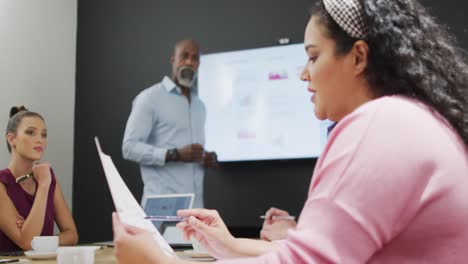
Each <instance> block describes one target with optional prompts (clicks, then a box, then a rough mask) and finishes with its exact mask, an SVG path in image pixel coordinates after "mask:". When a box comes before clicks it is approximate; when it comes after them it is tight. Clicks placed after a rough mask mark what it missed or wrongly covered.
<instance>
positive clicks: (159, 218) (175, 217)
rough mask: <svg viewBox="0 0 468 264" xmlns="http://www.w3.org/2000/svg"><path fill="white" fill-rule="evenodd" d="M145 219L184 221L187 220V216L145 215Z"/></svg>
mask: <svg viewBox="0 0 468 264" xmlns="http://www.w3.org/2000/svg"><path fill="white" fill-rule="evenodd" d="M145 219H147V220H151V221H161V222H182V221H186V220H187V219H188V218H187V217H182V216H175V215H149V216H145Z"/></svg>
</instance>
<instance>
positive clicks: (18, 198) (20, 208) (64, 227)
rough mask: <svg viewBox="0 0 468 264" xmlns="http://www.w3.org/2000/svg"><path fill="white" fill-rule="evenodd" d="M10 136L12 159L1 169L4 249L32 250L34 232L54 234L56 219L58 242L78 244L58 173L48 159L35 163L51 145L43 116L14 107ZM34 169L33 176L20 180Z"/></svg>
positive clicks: (0, 235)
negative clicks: (57, 177)
mask: <svg viewBox="0 0 468 264" xmlns="http://www.w3.org/2000/svg"><path fill="white" fill-rule="evenodd" d="M6 137H7V147H8V150H9V151H10V153H11V160H10V164H9V165H8V168H6V169H4V170H1V171H0V211H1V212H2V213H1V214H0V251H17V250H30V249H31V240H32V239H33V237H34V236H53V235H54V233H53V232H54V222H56V223H57V225H58V227H59V229H60V234H58V237H59V244H60V245H74V244H76V243H77V242H78V233H77V231H76V227H75V223H74V221H73V218H72V216H71V213H70V209H69V208H68V206H67V204H66V202H65V199H64V197H63V193H62V190H61V188H60V185H59V183H58V181H57V179H56V177H55V175H54V172H53V170H52V169H51V167H50V165H49V164H48V163H36V162H37V161H38V160H40V159H41V158H42V156H43V155H44V151H45V149H46V147H47V128H46V125H45V122H44V118H42V116H41V115H39V114H38V113H35V112H30V111H28V110H27V109H26V108H24V106H22V107H13V108H12V109H11V111H10V120H9V121H8V126H7V129H6ZM31 172H32V175H33V176H32V177H31V178H28V179H26V180H24V181H21V182H20V183H17V182H16V179H18V178H19V177H21V176H23V175H27V174H30V173H31Z"/></svg>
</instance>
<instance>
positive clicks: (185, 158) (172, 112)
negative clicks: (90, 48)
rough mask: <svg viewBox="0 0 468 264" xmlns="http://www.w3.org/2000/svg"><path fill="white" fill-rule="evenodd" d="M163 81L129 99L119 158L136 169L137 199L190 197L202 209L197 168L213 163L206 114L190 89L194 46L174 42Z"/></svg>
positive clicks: (196, 57)
mask: <svg viewBox="0 0 468 264" xmlns="http://www.w3.org/2000/svg"><path fill="white" fill-rule="evenodd" d="M170 62H171V64H172V77H171V78H169V77H167V76H165V77H164V78H163V80H162V81H161V82H160V83H157V84H155V85H153V86H151V87H149V88H147V89H145V90H144V91H142V92H141V93H140V94H139V95H137V97H136V98H135V99H134V101H133V104H132V112H131V113H130V116H129V118H128V121H127V126H126V128H125V135H124V139H123V144H122V152H123V156H124V158H125V159H127V160H132V161H135V162H138V163H139V164H140V170H141V176H142V178H143V183H144V190H143V197H145V195H151V194H172V193H195V201H194V207H200V208H202V207H203V206H204V205H203V178H204V171H203V166H213V165H215V164H216V162H217V161H216V153H214V152H207V151H205V150H204V148H203V144H204V143H205V130H204V127H205V119H206V110H205V106H204V104H203V102H202V101H201V100H200V98H198V96H197V94H196V92H195V91H194V90H193V84H194V81H195V78H196V74H197V70H198V66H199V65H200V52H199V46H198V44H197V43H196V42H195V41H194V40H181V41H178V42H177V43H176V45H175V47H174V54H173V56H172V57H171V60H170Z"/></svg>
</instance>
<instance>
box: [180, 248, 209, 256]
mask: <svg viewBox="0 0 468 264" xmlns="http://www.w3.org/2000/svg"><path fill="white" fill-rule="evenodd" d="M184 253H185V254H186V255H188V256H190V257H192V258H212V256H211V255H210V253H208V252H206V251H195V250H193V249H191V250H184Z"/></svg>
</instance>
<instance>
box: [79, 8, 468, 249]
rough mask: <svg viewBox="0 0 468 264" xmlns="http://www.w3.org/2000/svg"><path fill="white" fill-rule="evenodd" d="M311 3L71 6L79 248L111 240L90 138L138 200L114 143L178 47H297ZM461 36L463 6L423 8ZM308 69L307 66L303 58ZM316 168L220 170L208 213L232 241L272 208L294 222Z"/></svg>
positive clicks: (137, 187)
mask: <svg viewBox="0 0 468 264" xmlns="http://www.w3.org/2000/svg"><path fill="white" fill-rule="evenodd" d="M312 2H314V1H308V0H294V1H285V0H255V1H253V0H249V1H247V0H238V1H223V0H202V1H189V0H187V1H182V0H167V1H162V0H139V1H128V0H127V1H124V0H100V1H78V42H77V43H78V44H77V75H76V76H77V77H76V111H75V160H74V186H73V190H74V192H73V215H74V218H75V221H76V223H77V226H78V230H79V233H80V240H81V242H89V241H99V240H110V239H111V238H112V233H111V219H110V216H111V212H112V211H113V210H114V209H113V203H112V201H111V197H110V194H109V191H108V187H107V183H106V181H105V178H104V175H103V172H102V168H101V166H100V163H99V160H98V157H97V154H96V150H95V147H94V143H93V137H94V136H99V138H100V140H101V145H102V147H103V149H104V151H105V152H106V153H108V154H109V155H111V156H112V157H113V160H114V163H115V164H116V166H117V168H118V169H119V171H120V173H121V175H122V177H123V178H124V180H125V182H126V183H127V185H128V186H129V188H130V189H131V190H132V192H133V194H134V195H135V197H137V199H138V200H139V199H140V197H141V192H142V182H141V179H140V174H139V170H138V166H137V164H134V163H131V162H128V161H125V160H123V158H122V154H121V140H122V136H123V132H124V128H125V123H126V120H127V118H128V115H129V113H130V108H131V101H132V100H133V98H134V97H135V96H136V95H137V94H138V93H139V92H140V91H142V90H143V89H145V88H147V87H148V86H150V85H152V84H154V83H156V82H158V81H160V80H161V79H162V77H163V76H164V75H166V74H169V73H170V65H169V58H170V55H171V54H172V47H173V44H174V42H175V41H176V40H178V39H181V38H186V37H192V38H195V39H197V40H198V41H199V42H200V44H201V47H202V51H203V52H205V53H211V52H218V51H226V50H238V49H244V48H256V47H264V46H271V45H275V44H276V39H277V38H279V37H283V36H287V37H290V38H291V39H292V41H293V42H302V40H303V32H304V28H305V25H306V23H307V20H308V9H309V7H310V6H311V3H312ZM423 3H425V4H428V5H430V6H432V7H433V11H434V13H435V14H436V15H439V16H440V17H441V20H442V21H443V22H445V23H449V24H450V25H451V26H452V30H453V31H454V32H455V33H456V34H457V35H458V37H459V38H460V40H461V42H462V43H464V45H465V47H466V43H467V42H468V39H467V34H466V18H465V17H464V10H465V8H463V7H461V6H460V5H466V4H465V3H464V2H463V1H455V0H451V1H443V3H442V1H436V0H431V1H423ZM304 61H305V58H304ZM314 164H315V160H310V159H305V160H291V161H262V162H239V163H229V164H222V166H221V167H220V168H218V169H212V170H208V171H207V173H206V174H207V176H206V182H205V190H206V191H205V200H206V206H207V207H209V208H216V209H218V210H219V211H220V213H221V215H222V216H223V217H224V219H225V220H226V223H227V225H228V226H229V227H230V228H231V229H232V230H234V231H236V232H237V234H242V235H251V234H256V232H258V229H259V227H260V225H261V221H260V220H259V219H258V216H259V215H261V214H262V213H263V212H264V211H265V210H266V209H268V208H269V207H270V206H271V205H275V206H278V207H281V208H285V209H288V210H290V211H291V212H292V213H294V214H298V213H299V212H300V208H301V207H302V205H303V202H304V200H305V198H306V194H307V189H308V184H309V182H310V177H311V174H312V169H313V167H314Z"/></svg>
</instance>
